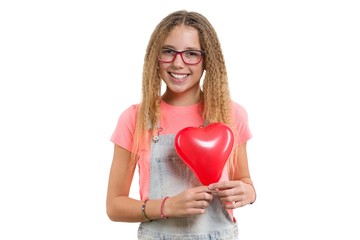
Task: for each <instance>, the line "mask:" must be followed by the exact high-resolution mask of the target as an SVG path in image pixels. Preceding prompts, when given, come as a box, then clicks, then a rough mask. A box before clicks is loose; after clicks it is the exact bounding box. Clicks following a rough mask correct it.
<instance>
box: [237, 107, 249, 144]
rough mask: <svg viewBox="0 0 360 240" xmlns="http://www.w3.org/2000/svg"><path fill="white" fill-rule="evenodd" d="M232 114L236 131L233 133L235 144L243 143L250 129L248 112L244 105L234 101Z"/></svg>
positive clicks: (247, 137) (247, 138) (246, 139)
mask: <svg viewBox="0 0 360 240" xmlns="http://www.w3.org/2000/svg"><path fill="white" fill-rule="evenodd" d="M233 114H234V123H235V129H236V133H234V135H235V137H236V139H237V144H238V145H240V144H243V143H245V142H246V141H248V140H249V139H250V138H251V137H252V134H251V131H250V128H249V120H248V114H247V111H246V110H245V108H244V107H242V106H241V105H239V104H238V103H236V102H233Z"/></svg>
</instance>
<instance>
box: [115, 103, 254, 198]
mask: <svg viewBox="0 0 360 240" xmlns="http://www.w3.org/2000/svg"><path fill="white" fill-rule="evenodd" d="M232 105H233V119H234V123H235V131H234V136H235V146H237V145H240V144H242V143H244V142H246V141H247V140H248V139H250V138H251V132H250V129H249V126H248V116H247V112H246V111H245V109H244V108H243V107H242V106H240V105H239V104H237V103H235V102H233V104H232ZM138 107H139V105H138V104H136V105H132V106H130V107H129V108H127V109H126V110H125V111H124V112H123V113H122V114H121V115H120V117H119V120H118V123H117V126H116V128H115V131H114V133H113V134H112V136H111V141H112V142H113V143H114V144H117V145H119V146H120V147H123V148H125V149H126V150H128V151H131V150H132V144H133V139H134V131H135V123H136V113H137V111H138ZM202 109H203V104H202V103H197V104H194V105H191V106H172V105H169V104H167V103H165V102H163V101H162V102H161V119H160V127H161V128H162V131H161V132H160V135H162V134H174V135H175V134H176V133H177V132H178V131H180V130H181V129H183V128H185V127H190V126H192V127H194V126H201V125H203V124H204V120H203V118H202V114H201V113H202ZM138 167H139V184H140V196H141V199H146V198H147V196H148V193H149V183H150V150H149V146H144V147H143V148H142V149H140V153H139V161H138ZM225 169H226V167H225V168H224V171H223V176H222V178H221V180H228V175H227V171H225Z"/></svg>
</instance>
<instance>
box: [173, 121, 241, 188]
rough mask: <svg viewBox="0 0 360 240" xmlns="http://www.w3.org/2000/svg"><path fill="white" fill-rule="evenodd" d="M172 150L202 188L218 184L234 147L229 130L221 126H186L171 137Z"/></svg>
mask: <svg viewBox="0 0 360 240" xmlns="http://www.w3.org/2000/svg"><path fill="white" fill-rule="evenodd" d="M174 144H175V149H176V151H177V153H178V154H179V156H180V158H181V159H182V160H183V161H184V162H185V164H186V165H187V166H189V167H190V169H191V170H192V171H193V172H194V173H195V175H196V176H197V178H198V179H199V181H200V182H201V183H202V184H203V185H206V186H207V185H209V184H211V183H215V182H218V181H219V180H220V178H221V175H222V171H223V169H224V166H225V163H226V161H227V159H228V158H229V156H230V153H231V151H232V148H233V145H234V135H233V132H232V131H231V129H230V128H229V127H228V126H226V125H224V124H222V123H212V124H209V125H208V126H206V127H187V128H184V129H182V130H180V131H179V132H178V133H177V134H176V136H175V142H174Z"/></svg>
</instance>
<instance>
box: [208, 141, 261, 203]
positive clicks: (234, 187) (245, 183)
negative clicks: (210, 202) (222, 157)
mask: <svg viewBox="0 0 360 240" xmlns="http://www.w3.org/2000/svg"><path fill="white" fill-rule="evenodd" d="M229 175H230V181H227V182H219V183H215V184H211V185H210V186H209V189H211V190H214V189H218V196H219V198H220V200H221V201H222V202H223V203H224V205H225V207H226V208H237V207H242V206H244V205H247V204H249V203H253V202H255V200H256V192H255V188H254V185H253V182H252V180H251V177H250V171H249V166H248V158H247V152H246V143H243V144H241V145H240V146H239V147H238V149H237V158H236V159H235V164H234V167H233V168H232V169H231V171H230V173H229ZM229 203H232V204H229Z"/></svg>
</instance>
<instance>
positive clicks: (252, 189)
mask: <svg viewBox="0 0 360 240" xmlns="http://www.w3.org/2000/svg"><path fill="white" fill-rule="evenodd" d="M240 181H242V182H243V183H246V184H248V185H249V186H250V187H249V188H248V189H250V190H249V191H251V192H252V199H253V200H252V201H251V202H250V203H251V204H253V203H254V202H255V201H256V190H255V187H254V183H253V181H252V180H251V178H250V177H246V178H241V179H240Z"/></svg>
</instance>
